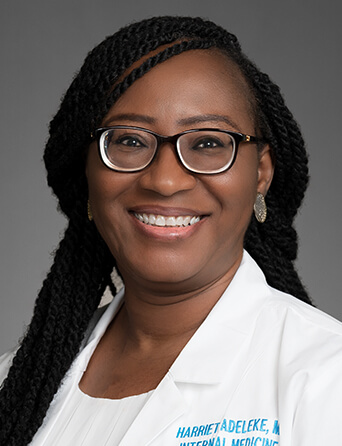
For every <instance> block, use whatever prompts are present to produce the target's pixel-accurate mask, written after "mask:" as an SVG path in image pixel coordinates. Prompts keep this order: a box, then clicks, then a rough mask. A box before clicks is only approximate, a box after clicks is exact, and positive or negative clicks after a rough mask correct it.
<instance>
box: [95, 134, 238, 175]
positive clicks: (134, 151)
mask: <svg viewBox="0 0 342 446" xmlns="http://www.w3.org/2000/svg"><path fill="white" fill-rule="evenodd" d="M100 146H102V147H101V149H102V150H101V152H102V154H103V155H104V156H106V157H107V159H108V161H109V162H110V164H111V165H113V167H114V168H116V169H118V170H120V169H122V170H125V171H129V170H132V171H133V170H139V169H142V168H144V167H146V166H147V165H148V164H149V163H150V162H151V160H152V159H153V157H154V155H155V152H156V150H157V147H158V141H157V138H156V137H155V136H154V135H153V134H152V133H149V132H146V131H143V130H137V129H130V128H113V129H108V130H106V131H105V132H104V133H103V134H102V136H101V139H100ZM177 150H178V154H179V157H180V159H181V161H182V163H183V164H184V166H185V167H187V168H189V169H190V170H195V171H200V172H208V173H210V172H213V171H217V170H219V169H221V168H223V167H225V166H229V164H230V163H231V161H232V159H233V157H234V150H235V141H234V139H233V137H232V136H231V135H229V134H228V133H225V132H222V131H215V130H205V131H195V132H190V133H184V134H182V135H181V136H179V138H178V141H177Z"/></svg>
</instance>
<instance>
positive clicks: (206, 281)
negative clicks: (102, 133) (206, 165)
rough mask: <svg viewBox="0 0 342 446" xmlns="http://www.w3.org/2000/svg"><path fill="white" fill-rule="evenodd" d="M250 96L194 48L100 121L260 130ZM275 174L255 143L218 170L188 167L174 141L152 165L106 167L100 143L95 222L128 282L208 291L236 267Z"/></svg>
mask: <svg viewBox="0 0 342 446" xmlns="http://www.w3.org/2000/svg"><path fill="white" fill-rule="evenodd" d="M248 94H249V90H248V88H247V85H246V83H245V81H244V79H243V77H242V76H241V74H240V72H239V69H238V68H237V67H236V66H235V64H233V63H232V62H230V61H229V60H228V59H227V58H226V57H224V56H222V55H221V54H220V53H218V52H216V51H214V52H210V51H203V50H195V51H189V52H185V53H183V54H181V55H178V56H175V57H173V58H171V59H170V60H168V61H166V62H164V63H162V64H160V65H158V66H156V67H155V68H153V69H152V70H151V71H150V72H149V73H147V74H145V75H144V76H143V77H142V78H141V79H139V80H137V81H135V82H134V84H133V85H132V86H131V87H129V89H128V90H127V91H126V92H125V93H124V94H123V95H122V96H121V97H120V98H119V100H118V101H117V102H116V103H115V104H114V106H113V107H112V108H111V110H110V111H109V113H108V114H107V116H106V117H105V118H104V119H103V122H102V126H112V125H118V124H121V125H130V126H139V127H144V128H146V129H150V130H152V131H154V132H156V133H159V134H161V135H174V134H176V133H179V132H182V131H184V130H188V129H195V128H204V127H205V128H208V127H210V128H218V129H225V130H231V131H237V132H241V133H246V134H250V135H255V126H254V120H253V113H252V107H251V103H250V100H249V98H248ZM272 173H273V167H272V162H271V156H270V152H269V149H268V147H265V149H264V150H263V151H262V153H261V154H258V152H257V147H256V145H255V144H250V143H249V144H246V143H241V144H240V147H239V152H238V156H237V159H236V161H235V164H234V165H233V167H232V168H231V169H229V170H228V171H226V172H223V173H220V174H214V175H204V174H195V173H192V172H190V171H188V170H187V169H186V168H185V167H183V165H182V164H181V163H180V161H179V160H178V158H177V156H176V153H175V149H174V147H173V146H172V145H171V144H168V143H167V144H164V145H162V146H161V147H160V148H159V150H158V153H157V155H156V157H155V159H154V161H153V162H152V164H151V165H149V166H148V167H147V168H145V169H144V170H142V171H140V172H135V173H122V172H115V171H112V170H109V169H108V168H107V167H105V166H104V165H103V163H102V162H101V160H100V157H99V154H98V150H97V144H96V142H94V143H92V144H91V146H90V148H89V153H88V159H87V167H86V174H87V178H88V184H89V199H90V203H91V208H92V213H93V217H94V221H95V224H96V226H97V228H98V230H99V232H100V233H101V235H102V237H103V238H104V240H105V242H106V243H107V245H108V247H109V248H110V250H111V252H112V254H113V256H114V257H115V258H116V260H117V264H118V267H119V269H120V271H121V273H122V275H123V277H124V280H125V282H126V283H129V281H132V282H135V283H137V284H138V285H139V286H142V287H149V288H151V290H153V289H155V290H158V291H159V292H162V291H163V290H164V292H169V293H170V294H172V293H173V292H177V290H178V292H179V290H183V291H185V292H186V291H189V290H195V289H201V288H202V287H206V286H208V285H210V284H212V283H215V282H216V281H217V280H220V279H221V278H224V277H225V276H227V277H228V276H229V275H230V274H231V272H232V271H233V270H235V269H236V267H237V265H238V264H239V262H240V260H241V257H242V250H243V240H244V235H245V232H246V229H247V227H248V224H249V221H250V218H251V215H252V211H253V204H254V201H255V197H256V194H257V192H258V191H259V192H262V193H263V194H266V192H267V189H268V186H269V184H270V181H271V178H272ZM143 214H146V215H147V216H148V217H151V215H155V216H156V217H158V216H163V217H164V218H165V219H166V221H167V222H172V221H173V219H172V217H174V218H176V219H177V217H183V218H185V217H191V218H192V217H200V221H198V222H197V223H195V224H193V225H189V226H186V227H178V226H176V227H174V226H169V227H160V226H157V225H151V224H145V223H144V222H141V221H140V220H139V219H138V218H137V216H136V215H143ZM152 219H153V217H152ZM161 221H162V219H161Z"/></svg>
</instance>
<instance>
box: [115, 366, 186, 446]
mask: <svg viewBox="0 0 342 446" xmlns="http://www.w3.org/2000/svg"><path fill="white" fill-rule="evenodd" d="M186 410H187V405H186V402H185V401H184V398H183V396H182V394H181V392H180V391H179V390H178V388H177V386H176V384H175V383H174V381H173V379H172V377H171V375H170V374H169V373H167V374H166V375H165V377H164V378H163V380H162V381H161V382H160V384H159V386H158V387H157V388H156V390H155V391H154V392H153V393H152V395H151V397H150V399H149V400H148V401H147V403H146V405H145V406H144V408H143V409H142V411H141V412H140V414H139V415H138V416H137V418H136V419H135V420H134V422H133V423H132V425H131V426H130V428H129V429H128V431H127V433H126V435H125V436H124V437H123V439H122V440H121V442H120V446H132V445H134V444H139V445H140V444H141V445H144V446H145V445H146V446H147V445H149V444H151V442H152V441H153V440H154V439H155V438H156V437H157V436H158V435H160V434H161V433H162V432H163V430H164V429H166V428H167V427H168V426H169V425H170V424H171V423H172V422H174V421H175V420H176V419H177V418H178V417H180V416H181V415H182V414H183V413H184V412H185V411H186Z"/></svg>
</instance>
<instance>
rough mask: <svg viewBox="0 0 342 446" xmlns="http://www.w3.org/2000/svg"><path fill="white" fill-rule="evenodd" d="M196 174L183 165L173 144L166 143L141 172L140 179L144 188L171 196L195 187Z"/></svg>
mask: <svg viewBox="0 0 342 446" xmlns="http://www.w3.org/2000/svg"><path fill="white" fill-rule="evenodd" d="M194 175H195V174H193V173H192V172H190V171H189V170H187V169H186V168H185V167H184V166H183V165H182V163H181V161H180V160H179V159H178V156H177V153H176V149H175V147H174V146H173V144H172V143H164V144H161V146H160V147H159V148H158V151H157V153H156V156H155V158H154V160H153V161H152V163H151V164H150V165H149V166H148V167H147V168H146V169H144V170H143V171H142V172H141V176H140V178H139V181H140V186H141V187H142V188H144V189H146V190H150V191H154V192H156V193H158V194H159V195H162V196H165V197H170V196H172V195H174V194H176V193H177V192H181V191H187V190H191V189H193V188H194V187H195V185H196V182H197V180H196V178H195V176H194Z"/></svg>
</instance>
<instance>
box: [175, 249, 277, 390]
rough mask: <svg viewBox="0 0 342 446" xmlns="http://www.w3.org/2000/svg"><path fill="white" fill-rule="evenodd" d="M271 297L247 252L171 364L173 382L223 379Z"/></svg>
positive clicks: (261, 274) (210, 381)
mask: <svg viewBox="0 0 342 446" xmlns="http://www.w3.org/2000/svg"><path fill="white" fill-rule="evenodd" d="M270 298H271V289H270V288H269V286H268V285H267V283H266V280H265V277H264V275H263V273H262V271H261V269H260V268H259V266H258V265H257V264H256V263H255V261H254V260H253V259H252V257H251V256H250V255H249V254H248V253H247V252H246V251H244V254H243V259H242V262H241V265H240V267H239V269H238V270H237V272H236V274H235V276H234V278H233V280H232V281H231V283H230V284H229V286H228V288H227V289H226V291H225V292H224V293H223V295H222V296H221V298H220V299H219V301H218V302H217V304H216V305H215V306H214V307H213V309H212V310H211V312H210V313H209V315H208V316H207V318H206V319H205V321H204V322H203V323H202V325H201V326H200V327H199V328H198V330H197V331H196V333H195V334H194V335H193V337H192V338H191V339H190V341H189V342H188V344H187V345H186V346H185V347H184V349H183V350H182V352H181V353H180V355H179V356H178V358H177V359H176V361H175V362H174V364H173V365H172V367H171V369H170V371H169V373H170V374H171V376H172V377H173V379H174V381H175V382H183V383H194V384H216V383H220V382H222V381H223V380H224V378H225V377H226V376H227V371H228V370H231V369H232V365H233V362H234V361H235V360H237V358H238V357H239V354H240V352H241V351H242V350H243V348H245V347H244V346H245V345H246V344H247V343H248V342H249V340H250V339H251V338H252V333H253V329H254V326H255V323H256V320H257V316H258V314H259V313H260V310H261V307H262V306H263V305H264V304H265V303H266V302H267V301H268V300H269V299H270ZM241 321H243V325H242V323H241Z"/></svg>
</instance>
